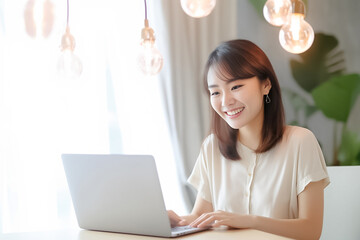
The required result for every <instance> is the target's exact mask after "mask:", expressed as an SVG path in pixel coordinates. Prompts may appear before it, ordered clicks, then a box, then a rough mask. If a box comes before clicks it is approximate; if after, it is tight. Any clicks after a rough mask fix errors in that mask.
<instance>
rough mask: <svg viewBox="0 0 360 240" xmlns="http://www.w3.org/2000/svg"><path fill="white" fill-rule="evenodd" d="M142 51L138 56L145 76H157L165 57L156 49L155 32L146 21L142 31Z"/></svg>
mask: <svg viewBox="0 0 360 240" xmlns="http://www.w3.org/2000/svg"><path fill="white" fill-rule="evenodd" d="M140 45H141V50H140V53H139V55H138V59H137V61H138V65H139V67H140V69H141V71H142V72H143V73H144V74H145V75H155V74H157V73H158V72H160V70H161V68H162V66H163V57H162V55H161V53H160V52H159V50H157V49H156V47H155V34H154V30H153V29H152V28H150V27H149V22H148V20H146V19H145V27H144V28H143V29H142V31H141V44H140Z"/></svg>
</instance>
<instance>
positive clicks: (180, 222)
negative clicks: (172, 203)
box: [167, 210, 188, 227]
mask: <svg viewBox="0 0 360 240" xmlns="http://www.w3.org/2000/svg"><path fill="white" fill-rule="evenodd" d="M167 214H168V216H169V219H170V224H171V227H176V226H185V225H188V223H187V221H186V220H185V219H184V218H182V217H180V216H179V215H177V214H176V213H175V212H174V211H172V210H168V211H167Z"/></svg>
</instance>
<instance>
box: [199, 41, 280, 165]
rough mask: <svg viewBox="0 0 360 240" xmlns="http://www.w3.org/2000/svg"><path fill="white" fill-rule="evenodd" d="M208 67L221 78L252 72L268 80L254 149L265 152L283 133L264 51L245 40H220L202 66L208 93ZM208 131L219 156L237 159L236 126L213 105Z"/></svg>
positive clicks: (277, 98)
mask: <svg viewBox="0 0 360 240" xmlns="http://www.w3.org/2000/svg"><path fill="white" fill-rule="evenodd" d="M210 68H212V69H213V70H214V71H215V72H216V74H217V76H218V77H219V78H220V79H223V80H224V81H228V80H230V79H247V78H252V77H255V76H256V77H257V78H258V79H259V80H260V81H265V80H266V79H269V80H270V82H271V86H272V87H271V90H270V92H269V94H268V95H269V97H270V99H271V102H270V103H269V104H266V103H264V122H263V127H262V133H261V136H262V139H261V143H260V145H259V147H258V149H256V151H255V152H257V153H262V152H266V151H268V150H269V149H271V148H272V147H273V146H275V144H276V143H277V142H278V141H279V140H281V138H282V135H283V133H284V125H285V117H284V107H283V103H282V100H281V92H280V86H279V82H278V79H277V77H276V74H275V72H274V69H273V67H272V65H271V63H270V61H269V59H268V57H267V56H266V55H265V53H264V52H263V51H262V50H261V49H260V48H259V47H258V46H257V45H255V44H254V43H252V42H250V41H247V40H232V41H227V42H223V43H222V44H220V45H219V46H218V47H217V48H216V49H215V50H214V51H213V52H212V53H211V54H210V56H209V58H208V61H207V63H206V66H205V77H204V83H205V88H206V90H207V92H208V93H209V91H208V81H207V75H208V72H209V70H210ZM264 102H265V96H264ZM211 132H212V133H213V134H215V136H216V137H217V139H218V143H219V148H220V152H221V153H222V155H223V156H225V157H226V158H228V159H231V160H239V159H241V157H240V155H239V153H238V151H237V149H236V145H237V139H238V132H239V130H238V129H233V128H231V127H230V126H229V125H228V124H227V123H226V121H225V120H223V119H222V118H221V117H220V116H219V115H218V114H217V113H216V112H215V110H214V109H212V120H211Z"/></svg>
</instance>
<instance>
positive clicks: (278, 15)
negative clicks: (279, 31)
mask: <svg viewBox="0 0 360 240" xmlns="http://www.w3.org/2000/svg"><path fill="white" fill-rule="evenodd" d="M290 13H291V1H290V0H267V2H266V3H265V5H264V8H263V14H264V17H265V19H266V21H268V22H269V23H270V24H271V25H274V26H281V25H283V24H284V23H285V22H287V19H288V17H289V14H290Z"/></svg>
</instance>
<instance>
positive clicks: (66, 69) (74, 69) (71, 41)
mask: <svg viewBox="0 0 360 240" xmlns="http://www.w3.org/2000/svg"><path fill="white" fill-rule="evenodd" d="M60 48H61V55H60V57H59V59H58V64H57V69H58V73H59V75H60V76H62V77H65V78H78V77H80V75H81V73H82V63H81V61H80V59H79V58H78V57H77V56H76V55H75V54H74V49H75V38H74V36H73V35H72V34H71V33H70V27H69V0H67V15H66V31H65V33H64V35H63V36H62V39H61V46H60Z"/></svg>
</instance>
